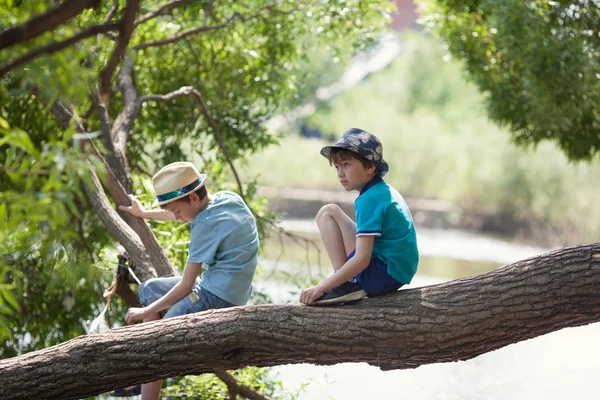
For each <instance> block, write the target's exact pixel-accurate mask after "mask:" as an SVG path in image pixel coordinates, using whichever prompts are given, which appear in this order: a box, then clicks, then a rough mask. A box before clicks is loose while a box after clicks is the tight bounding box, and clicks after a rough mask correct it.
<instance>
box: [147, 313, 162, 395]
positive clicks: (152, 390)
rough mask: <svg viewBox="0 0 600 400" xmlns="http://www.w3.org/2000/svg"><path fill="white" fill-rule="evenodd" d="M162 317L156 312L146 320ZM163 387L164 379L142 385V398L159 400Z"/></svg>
mask: <svg viewBox="0 0 600 400" xmlns="http://www.w3.org/2000/svg"><path fill="white" fill-rule="evenodd" d="M157 319H160V315H159V314H154V315H152V316H149V317H147V318H144V322H148V321H156V320H157ZM161 387H162V379H161V380H159V381H154V382H148V383H144V384H143V385H142V400H157V399H158V397H159V396H160V388H161Z"/></svg>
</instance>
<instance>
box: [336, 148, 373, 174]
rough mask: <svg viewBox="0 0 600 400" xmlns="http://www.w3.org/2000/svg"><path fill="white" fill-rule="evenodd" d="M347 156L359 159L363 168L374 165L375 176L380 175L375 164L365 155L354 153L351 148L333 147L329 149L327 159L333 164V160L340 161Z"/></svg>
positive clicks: (347, 157)
mask: <svg viewBox="0 0 600 400" xmlns="http://www.w3.org/2000/svg"><path fill="white" fill-rule="evenodd" d="M349 158H354V159H355V160H358V161H360V162H361V163H362V165H363V167H364V168H365V169H367V168H370V167H375V176H380V175H381V171H380V170H379V168H378V167H377V165H375V163H373V162H372V161H369V160H368V159H366V158H365V157H363V156H361V155H360V154H358V153H355V152H354V151H352V150H348V149H343V148H341V147H334V148H332V149H331V152H330V153H329V155H328V156H327V160H329V165H333V163H335V162H337V163H339V162H340V161H343V160H347V159H349Z"/></svg>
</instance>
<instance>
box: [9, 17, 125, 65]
mask: <svg viewBox="0 0 600 400" xmlns="http://www.w3.org/2000/svg"><path fill="white" fill-rule="evenodd" d="M119 26H120V25H119V24H118V23H110V24H104V25H94V26H92V27H90V28H88V29H86V30H84V31H81V32H79V33H78V34H77V35H75V36H72V37H70V38H68V39H65V40H63V41H62V42H52V43H50V44H48V45H46V46H41V47H38V48H36V49H34V50H32V51H30V52H29V53H27V54H24V55H22V56H21V57H18V58H16V59H14V60H13V61H11V62H9V63H7V64H4V65H3V66H1V67H0V77H2V76H4V75H6V73H7V72H8V71H10V70H11V69H13V68H15V67H17V66H19V65H21V64H24V63H26V62H27V61H30V60H32V59H34V58H36V57H37V56H39V55H41V54H51V53H54V52H56V51H58V50H62V49H64V48H65V47H68V46H70V45H72V44H73V43H77V42H79V41H80V40H83V39H85V38H87V37H90V36H94V35H98V34H100V33H105V32H110V31H114V30H116V29H119Z"/></svg>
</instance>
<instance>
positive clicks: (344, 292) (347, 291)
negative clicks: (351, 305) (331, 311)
mask: <svg viewBox="0 0 600 400" xmlns="http://www.w3.org/2000/svg"><path fill="white" fill-rule="evenodd" d="M366 296H367V292H366V291H365V290H364V289H363V288H361V287H360V285H359V284H358V283H354V282H350V281H348V282H344V283H342V284H341V285H339V286H337V287H335V288H333V289H331V290H330V291H328V292H325V294H324V295H323V296H321V297H319V298H318V299H317V300H316V301H315V304H317V305H319V306H326V305H331V304H341V303H348V302H350V301H356V300H360V299H362V298H363V297H366Z"/></svg>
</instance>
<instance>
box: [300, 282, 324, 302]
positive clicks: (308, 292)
mask: <svg viewBox="0 0 600 400" xmlns="http://www.w3.org/2000/svg"><path fill="white" fill-rule="evenodd" d="M324 294H325V291H324V290H323V289H321V287H320V286H319V285H317V286H313V287H311V288H308V289H304V290H303V291H302V293H300V303H304V304H306V305H309V306H312V305H314V304H315V300H317V299H318V298H319V297H321V296H323V295H324Z"/></svg>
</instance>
